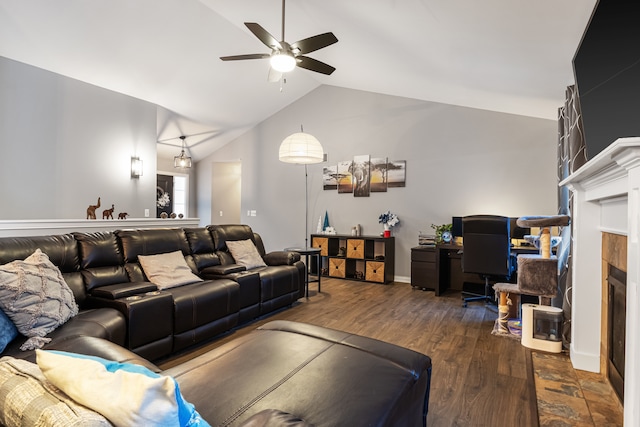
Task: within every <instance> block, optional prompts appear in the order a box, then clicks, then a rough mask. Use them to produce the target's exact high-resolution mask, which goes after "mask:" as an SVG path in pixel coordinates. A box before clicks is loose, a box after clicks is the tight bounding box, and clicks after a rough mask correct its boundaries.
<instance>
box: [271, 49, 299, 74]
mask: <svg viewBox="0 0 640 427" xmlns="http://www.w3.org/2000/svg"><path fill="white" fill-rule="evenodd" d="M270 62H271V68H273V69H274V70H276V71H279V72H281V73H288V72H289V71H292V70H293V69H294V68H296V58H294V57H293V55H292V54H290V53H287V52H278V53H275V54H273V55H271V59H270Z"/></svg>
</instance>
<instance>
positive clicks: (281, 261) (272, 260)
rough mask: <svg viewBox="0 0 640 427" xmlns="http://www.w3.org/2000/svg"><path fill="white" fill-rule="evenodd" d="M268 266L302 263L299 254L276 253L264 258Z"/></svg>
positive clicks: (270, 253)
mask: <svg viewBox="0 0 640 427" xmlns="http://www.w3.org/2000/svg"><path fill="white" fill-rule="evenodd" d="M263 259H264V262H265V263H266V264H267V265H293V264H294V263H295V262H296V261H300V254H299V253H298V252H288V251H274V252H269V253H268V254H266V255H265V256H264V257H263Z"/></svg>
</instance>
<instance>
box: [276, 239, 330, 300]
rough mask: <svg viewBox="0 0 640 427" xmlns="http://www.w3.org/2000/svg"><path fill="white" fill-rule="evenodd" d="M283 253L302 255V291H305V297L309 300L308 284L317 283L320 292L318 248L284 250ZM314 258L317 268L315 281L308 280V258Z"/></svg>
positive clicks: (320, 275)
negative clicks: (303, 271)
mask: <svg viewBox="0 0 640 427" xmlns="http://www.w3.org/2000/svg"><path fill="white" fill-rule="evenodd" d="M285 251H290V252H298V253H299V254H300V255H304V257H305V258H304V268H305V273H306V274H305V281H304V289H305V297H306V298H309V283H314V282H318V292H322V291H321V290H320V278H321V277H322V274H320V271H321V268H320V263H321V259H322V257H321V256H320V248H285ZM310 257H315V259H316V267H317V270H316V272H317V275H316V277H317V279H315V280H309V258H310Z"/></svg>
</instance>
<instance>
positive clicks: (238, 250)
mask: <svg viewBox="0 0 640 427" xmlns="http://www.w3.org/2000/svg"><path fill="white" fill-rule="evenodd" d="M227 248H229V252H231V256H232V257H233V259H234V260H235V261H236V264H240V265H244V266H245V267H246V268H247V270H249V269H251V268H256V267H266V265H267V264H265V263H264V260H263V259H262V257H261V256H260V254H259V253H258V249H257V248H256V245H254V244H253V242H252V241H251V240H250V239H247V240H235V241H227Z"/></svg>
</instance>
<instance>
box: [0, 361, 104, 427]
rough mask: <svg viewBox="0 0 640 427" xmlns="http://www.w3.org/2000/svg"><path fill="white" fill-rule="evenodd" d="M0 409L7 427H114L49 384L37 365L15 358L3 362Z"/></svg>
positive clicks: (1, 366) (0, 370)
mask: <svg viewBox="0 0 640 427" xmlns="http://www.w3.org/2000/svg"><path fill="white" fill-rule="evenodd" d="M0 407H1V408H2V411H0V424H1V425H4V426H7V427H14V426H15V427H22V426H28V425H35V426H68V427H109V426H112V424H111V423H110V422H109V421H108V420H107V419H106V418H105V417H103V416H102V415H100V414H99V413H97V412H94V411H92V410H91V409H89V408H86V407H84V406H82V405H80V404H79V403H77V402H75V401H73V400H72V399H71V398H69V397H68V396H67V395H66V394H64V393H63V392H62V391H60V390H59V389H58V388H57V387H55V386H54V385H53V384H51V383H50V382H49V381H47V379H46V378H45V376H44V374H43V373H42V371H40V368H38V365H36V364H35V363H31V362H27V361H26V360H21V359H14V358H12V357H3V358H2V359H0Z"/></svg>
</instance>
